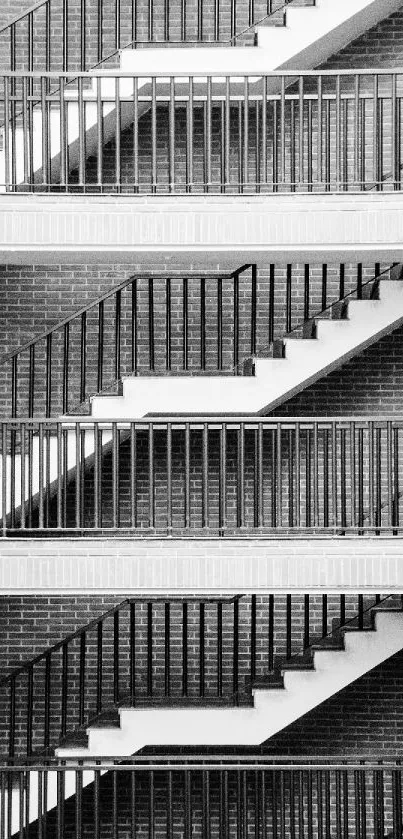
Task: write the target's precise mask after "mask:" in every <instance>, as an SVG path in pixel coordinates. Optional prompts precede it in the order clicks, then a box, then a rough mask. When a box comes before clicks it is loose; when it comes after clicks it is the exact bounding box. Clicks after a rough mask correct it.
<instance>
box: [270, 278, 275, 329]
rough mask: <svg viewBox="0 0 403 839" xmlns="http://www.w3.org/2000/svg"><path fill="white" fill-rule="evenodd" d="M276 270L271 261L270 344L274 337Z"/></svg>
mask: <svg viewBox="0 0 403 839" xmlns="http://www.w3.org/2000/svg"><path fill="white" fill-rule="evenodd" d="M274 271H275V266H274V265H273V264H272V263H271V265H270V277H269V344H271V343H272V342H273V339H274V277H275V274H274Z"/></svg>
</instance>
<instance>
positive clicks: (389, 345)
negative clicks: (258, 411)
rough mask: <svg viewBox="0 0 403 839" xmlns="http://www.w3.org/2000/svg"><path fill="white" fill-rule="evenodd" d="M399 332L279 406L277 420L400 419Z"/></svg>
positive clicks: (402, 337)
mask: <svg viewBox="0 0 403 839" xmlns="http://www.w3.org/2000/svg"><path fill="white" fill-rule="evenodd" d="M402 351H403V328H402V327H399V329H396V330H395V332H393V333H392V334H391V335H387V336H386V337H385V338H382V339H381V340H380V341H378V343H376V344H374V345H373V346H372V347H369V348H368V349H367V350H365V351H364V352H363V353H361V354H360V355H359V356H357V358H354V359H352V360H351V361H349V362H347V364H344V365H343V366H342V367H341V368H340V369H339V370H335V371H334V372H333V373H329V375H328V376H325V377H323V378H322V379H320V381H318V382H317V383H316V384H314V385H312V386H311V387H308V388H306V390H304V391H303V392H302V393H300V394H299V395H298V396H295V397H294V398H293V399H290V400H288V402H285V403H284V404H283V405H280V407H279V408H277V409H276V410H275V411H273V415H277V416H288V417H291V416H294V417H295V416H343V415H344V416H371V415H372V416H377V415H383V416H387V415H388V416H389V415H393V414H396V415H401V413H402V409H403V399H402V395H401V385H400V383H401V381H402V377H403V365H402V358H403V353H402Z"/></svg>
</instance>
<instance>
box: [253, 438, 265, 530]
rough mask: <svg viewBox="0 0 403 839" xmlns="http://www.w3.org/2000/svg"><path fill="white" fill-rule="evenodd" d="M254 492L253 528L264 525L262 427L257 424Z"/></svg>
mask: <svg viewBox="0 0 403 839" xmlns="http://www.w3.org/2000/svg"><path fill="white" fill-rule="evenodd" d="M254 471H255V474H254V479H255V481H254V482H255V491H254V527H258V528H261V527H263V524H264V505H263V425H262V423H259V425H258V427H257V429H256V431H255V469H254Z"/></svg>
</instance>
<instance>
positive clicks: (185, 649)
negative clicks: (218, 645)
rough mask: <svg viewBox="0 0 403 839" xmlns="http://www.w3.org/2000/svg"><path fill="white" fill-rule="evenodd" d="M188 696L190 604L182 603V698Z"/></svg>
mask: <svg viewBox="0 0 403 839" xmlns="http://www.w3.org/2000/svg"><path fill="white" fill-rule="evenodd" d="M187 695H188V604H187V603H186V600H184V601H183V603H182V696H187Z"/></svg>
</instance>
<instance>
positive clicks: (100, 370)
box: [97, 300, 105, 393]
mask: <svg viewBox="0 0 403 839" xmlns="http://www.w3.org/2000/svg"><path fill="white" fill-rule="evenodd" d="M104 312H105V309H104V301H103V300H101V301H100V303H98V352H97V391H98V393H100V391H101V390H102V388H103V377H104Z"/></svg>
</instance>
